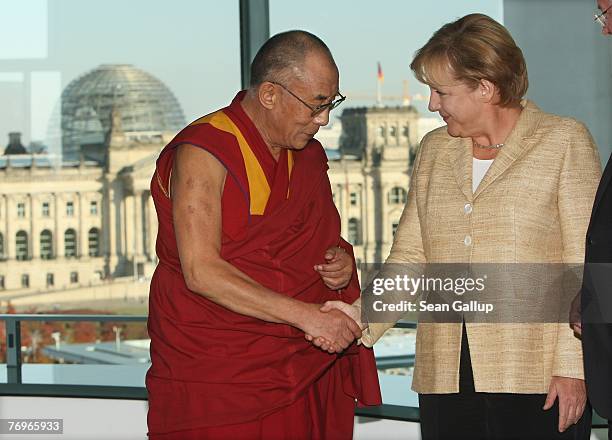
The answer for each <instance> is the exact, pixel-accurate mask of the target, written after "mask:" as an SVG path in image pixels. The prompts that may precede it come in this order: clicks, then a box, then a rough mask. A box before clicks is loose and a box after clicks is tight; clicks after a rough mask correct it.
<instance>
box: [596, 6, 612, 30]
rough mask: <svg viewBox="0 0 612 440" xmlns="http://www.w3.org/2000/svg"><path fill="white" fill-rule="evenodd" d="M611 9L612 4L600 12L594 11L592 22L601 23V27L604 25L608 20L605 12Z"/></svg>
mask: <svg viewBox="0 0 612 440" xmlns="http://www.w3.org/2000/svg"><path fill="white" fill-rule="evenodd" d="M611 9H612V5H610V6H608V7H607V8H606V9H604V10H603V11H602V12H601V13H599V14H598V13H597V12H596V13H594V14H593V23H599V24H600V25H601V27H604V26H605V25H606V24H607V21H608V17H607V15H606V14H607V13H608V11H610V10H611Z"/></svg>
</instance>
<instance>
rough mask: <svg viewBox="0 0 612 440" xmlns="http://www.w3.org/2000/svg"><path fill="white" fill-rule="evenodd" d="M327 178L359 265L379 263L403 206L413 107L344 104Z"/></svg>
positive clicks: (415, 119) (413, 142)
mask: <svg viewBox="0 0 612 440" xmlns="http://www.w3.org/2000/svg"><path fill="white" fill-rule="evenodd" d="M341 121H342V136H341V138H340V149H339V155H338V156H331V155H330V161H329V178H330V182H331V185H332V192H333V194H334V202H335V204H336V207H337V208H338V212H339V213H340V218H341V221H342V235H343V236H344V237H345V238H346V239H347V240H348V241H349V242H351V243H352V244H353V246H354V251H355V258H356V259H357V262H358V263H377V262H381V261H384V259H385V258H386V256H387V255H388V254H389V250H390V248H391V244H392V242H393V235H394V233H395V227H396V226H397V224H398V223H399V218H400V216H401V214H402V211H403V209H404V204H405V202H406V197H407V193H408V185H409V183H410V173H411V170H412V161H413V159H414V156H415V152H416V148H417V145H418V141H419V139H420V137H419V132H418V131H419V130H418V126H419V115H418V112H417V111H416V109H415V108H414V107H410V106H402V107H368V108H365V107H363V108H348V109H346V110H344V112H343V113H342V116H341Z"/></svg>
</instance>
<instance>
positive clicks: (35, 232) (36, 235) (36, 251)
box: [28, 193, 40, 259]
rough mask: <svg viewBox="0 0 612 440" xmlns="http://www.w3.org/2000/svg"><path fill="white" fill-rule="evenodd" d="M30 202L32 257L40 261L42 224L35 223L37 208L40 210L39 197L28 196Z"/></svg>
mask: <svg viewBox="0 0 612 440" xmlns="http://www.w3.org/2000/svg"><path fill="white" fill-rule="evenodd" d="M28 200H29V202H30V233H29V234H30V237H31V238H30V243H29V245H30V257H31V258H33V259H34V258H35V259H40V227H37V226H40V223H37V222H35V221H34V215H35V214H36V210H37V208H40V204H39V201H40V199H39V197H38V195H35V194H31V193H30V194H28Z"/></svg>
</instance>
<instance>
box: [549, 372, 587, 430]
mask: <svg viewBox="0 0 612 440" xmlns="http://www.w3.org/2000/svg"><path fill="white" fill-rule="evenodd" d="M557 398H559V432H563V431H565V430H566V429H567V428H569V426H570V425H573V424H574V423H576V422H578V420H580V417H582V412H583V411H584V406H585V405H586V401H587V397H586V386H585V385H584V380H582V379H574V378H571V377H560V376H553V377H552V380H551V381H550V386H549V387H548V395H547V396H546V402H544V408H543V409H544V410H547V409H550V408H552V406H553V405H554V403H555V400H556V399H557Z"/></svg>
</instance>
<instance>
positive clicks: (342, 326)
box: [301, 304, 361, 353]
mask: <svg viewBox="0 0 612 440" xmlns="http://www.w3.org/2000/svg"><path fill="white" fill-rule="evenodd" d="M311 306H312V307H313V309H312V313H310V314H309V316H308V317H307V319H305V324H304V325H303V326H302V327H301V330H303V331H304V333H305V338H306V339H307V340H308V341H313V340H315V339H317V338H321V339H322V340H324V341H326V344H325V347H323V346H320V348H321V349H322V350H325V351H327V352H329V353H340V352H342V351H343V350H345V349H346V348H347V347H348V346H349V345H351V343H352V342H353V341H354V340H355V339H358V338H360V337H361V328H360V327H359V325H358V324H357V323H356V322H355V321H354V320H353V319H352V318H350V317H349V316H348V315H346V314H345V313H343V312H341V311H340V310H337V309H334V310H330V311H329V312H322V311H321V310H320V306H319V305H318V304H312V305H311ZM315 345H316V344H315Z"/></svg>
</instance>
